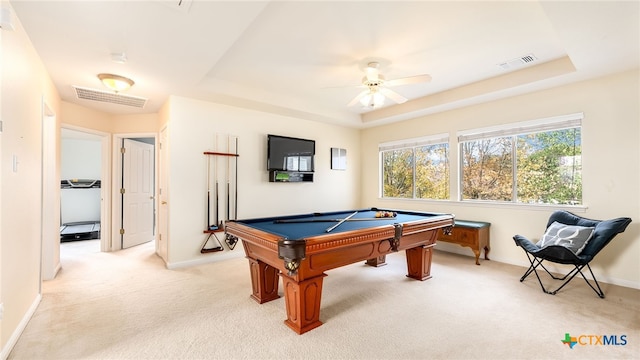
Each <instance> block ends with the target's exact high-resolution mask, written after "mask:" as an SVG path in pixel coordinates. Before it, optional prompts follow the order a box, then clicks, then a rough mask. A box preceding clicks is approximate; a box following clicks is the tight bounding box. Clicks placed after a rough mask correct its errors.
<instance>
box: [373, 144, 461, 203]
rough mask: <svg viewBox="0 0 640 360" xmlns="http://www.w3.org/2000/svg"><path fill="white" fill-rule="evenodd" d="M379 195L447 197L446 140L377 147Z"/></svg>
mask: <svg viewBox="0 0 640 360" xmlns="http://www.w3.org/2000/svg"><path fill="white" fill-rule="evenodd" d="M381 156H382V177H383V188H382V196H383V197H388V198H405V199H413V198H417V199H449V144H448V143H440V144H429V145H421V146H414V147H410V148H402V149H392V150H385V151H381Z"/></svg>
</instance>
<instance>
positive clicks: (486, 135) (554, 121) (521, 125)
mask: <svg viewBox="0 0 640 360" xmlns="http://www.w3.org/2000/svg"><path fill="white" fill-rule="evenodd" d="M583 119H584V113H582V112H580V113H573V114H567V115H561V116H554V117H549V118H543V119H537V120H530V121H522V122H516V123H509V124H504V125H499V126H492V127H485V128H477V129H470V130H464V131H458V132H457V134H456V135H457V136H456V139H457V149H458V159H457V161H458V179H457V180H458V181H457V201H459V202H464V203H474V202H475V203H488V204H513V205H522V206H535V207H538V206H560V207H562V208H565V207H568V208H574V207H585V205H584V196H582V197H581V204H578V205H569V204H561V205H555V204H530V203H521V202H518V201H517V199H518V198H517V194H518V188H517V186H518V185H517V176H518V175H517V174H518V171H517V170H518V169H517V157H513V158H512V159H511V161H512V168H513V173H512V177H513V184H514V185H512V189H511V193H512V194H511V200H510V201H500V200H478V199H463V174H464V172H463V171H464V162H463V159H462V156H463V153H462V145H463V143H464V142H469V141H476V140H486V139H495V138H500V137H513V138H514V140H516V138H517V137H518V136H519V135H525V134H531V133H542V132H549V131H557V130H565V129H572V128H576V127H579V128H580V133H581V135H580V142H581V144H583V139H582V120H583ZM511 146H512V153H514V152H515V150H516V149H514V148H516V147H517V141H513V143H512V144H511ZM581 154H582V151H581Z"/></svg>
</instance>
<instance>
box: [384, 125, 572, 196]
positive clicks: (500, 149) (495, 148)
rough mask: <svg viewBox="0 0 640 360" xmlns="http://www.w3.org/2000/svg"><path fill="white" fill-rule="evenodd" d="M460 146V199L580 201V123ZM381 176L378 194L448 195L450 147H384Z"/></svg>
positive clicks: (445, 145) (442, 145)
mask: <svg viewBox="0 0 640 360" xmlns="http://www.w3.org/2000/svg"><path fill="white" fill-rule="evenodd" d="M460 151H461V161H462V190H461V191H462V199H463V200H488V201H506V202H512V201H515V202H519V203H528V204H565V205H578V204H581V203H582V162H581V132H580V128H572V129H565V130H555V131H549V132H540V133H532V134H524V135H519V136H505V137H499V138H493V139H483V140H475V141H468V142H464V143H462V144H461V145H460ZM514 157H515V159H514ZM382 176H383V194H382V196H383V197H390V198H409V199H413V198H415V199H445V200H446V199H449V198H450V193H449V188H450V186H449V181H450V172H449V146H448V144H436V145H428V146H421V147H415V148H407V149H399V150H389V151H384V152H382Z"/></svg>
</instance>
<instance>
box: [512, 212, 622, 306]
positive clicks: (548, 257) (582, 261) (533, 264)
mask: <svg viewBox="0 0 640 360" xmlns="http://www.w3.org/2000/svg"><path fill="white" fill-rule="evenodd" d="M554 222H558V223H561V224H565V225H577V226H585V227H593V228H594V231H593V234H592V235H591V238H590V239H589V241H588V243H587V245H586V246H585V247H584V249H583V250H582V252H580V253H579V254H578V255H576V254H574V253H573V251H571V250H569V249H568V248H566V247H564V246H561V245H549V246H545V247H542V248H541V247H539V246H538V245H536V244H535V243H533V242H532V241H531V240H529V239H527V238H526V237H525V236H522V235H515V236H514V237H513V240H514V241H515V243H516V245H517V246H520V247H521V248H522V249H523V250H524V252H525V254H526V255H527V258H528V259H529V263H530V266H529V268H528V269H527V271H526V272H525V273H524V275H523V276H522V277H521V278H520V281H521V282H522V281H524V279H526V278H527V276H529V275H530V274H531V273H534V274H535V275H536V277H537V279H538V282H539V283H540V287H541V288H542V291H544V292H545V293H548V294H552V295H555V294H556V293H557V292H558V291H559V290H560V289H562V288H563V287H564V286H565V285H566V284H568V283H569V282H570V281H571V280H572V279H573V278H574V277H575V276H576V275H577V274H580V275H581V276H582V278H583V279H584V281H586V282H587V284H588V285H589V286H590V287H591V289H593V291H595V292H596V294H598V296H599V297H601V298H604V292H603V291H602V289H600V285H599V284H598V281H597V280H596V277H595V276H594V275H593V271H591V267H590V266H589V263H590V262H591V260H593V258H594V257H595V256H596V255H597V254H598V253H599V252H600V251H601V250H602V249H603V248H604V247H605V246H607V244H609V242H610V241H611V240H613V238H614V237H615V236H616V235H617V234H619V233H622V232H624V231H625V230H626V228H627V226H628V225H629V224H630V223H631V219H630V218H628V217H620V218H616V219H611V220H593V219H587V218H583V217H580V216H577V215H575V214H572V213H570V212H568V211H564V210H558V211H555V212H554V213H553V214H551V216H550V217H549V221H548V222H547V228H549V226H550V225H551V224H553V223H554ZM543 261H548V262H552V263H558V264H566V265H573V266H574V268H573V269H572V270H571V271H570V272H569V273H567V274H566V275H564V276H563V277H557V276H555V275H553V274H552V273H551V272H550V271H549V270H547V268H546V267H545V266H544V264H543ZM538 267H540V268H542V269H543V270H545V272H547V274H549V276H551V277H552V278H553V279H555V280H564V281H565V282H564V283H563V284H562V285H560V287H559V288H557V289H556V290H553V291H549V290H547V289H546V288H545V287H544V285H543V283H542V281H541V279H540V276H539V275H538V272H537V268H538ZM585 267H586V268H587V269H588V270H589V272H590V273H591V277H592V278H593V282H594V284H595V287H594V286H593V285H592V284H591V282H589V280H587V278H586V277H585V276H584V274H583V273H582V270H583V269H584V268H585ZM596 288H597V289H596Z"/></svg>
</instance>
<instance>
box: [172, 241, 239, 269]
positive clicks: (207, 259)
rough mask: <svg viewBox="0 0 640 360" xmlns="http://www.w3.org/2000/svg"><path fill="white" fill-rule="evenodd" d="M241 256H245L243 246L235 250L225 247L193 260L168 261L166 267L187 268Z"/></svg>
mask: <svg viewBox="0 0 640 360" xmlns="http://www.w3.org/2000/svg"><path fill="white" fill-rule="evenodd" d="M236 245H237V244H236ZM240 257H244V250H242V247H241V248H240V249H237V248H236V249H234V250H226V249H225V250H224V251H219V252H212V253H207V254H202V255H201V256H199V257H198V258H197V259H192V260H185V261H177V262H166V267H167V269H169V270H174V269H180V268H186V267H191V266H197V265H204V264H210V263H214V262H218V261H224V260H229V259H236V258H240Z"/></svg>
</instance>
